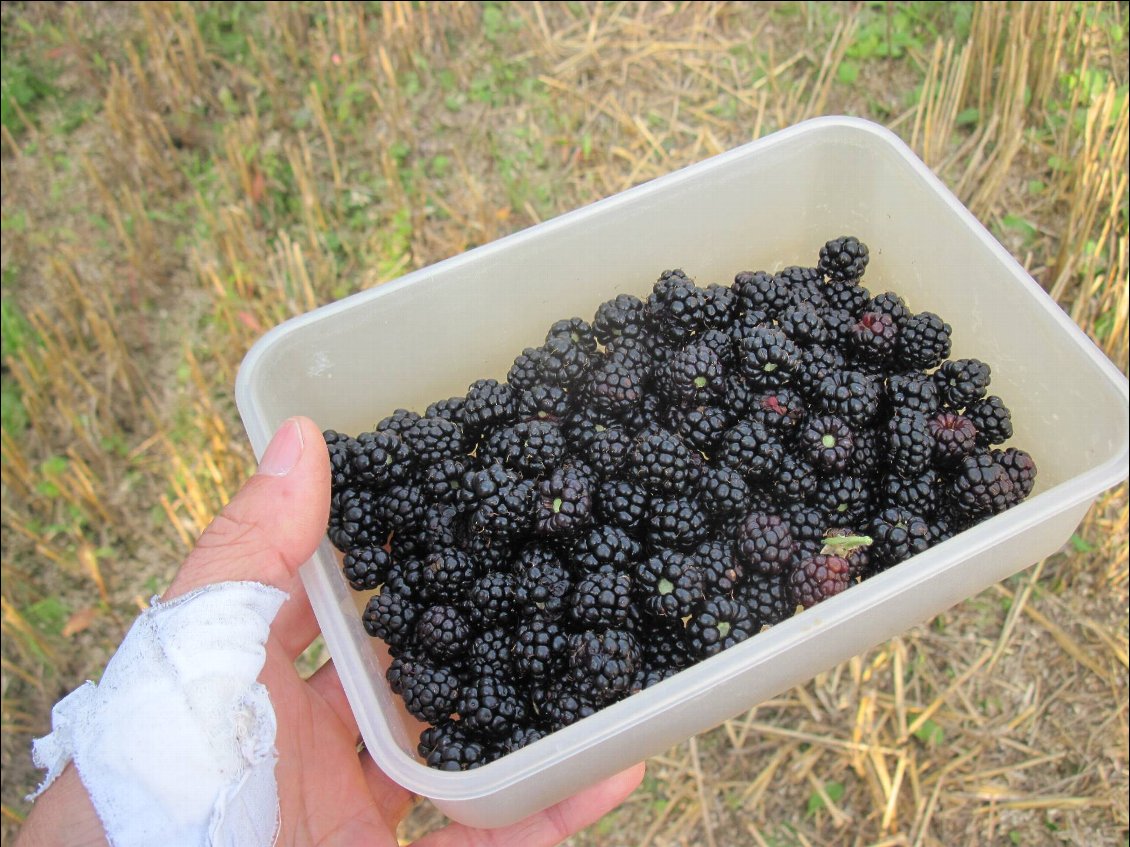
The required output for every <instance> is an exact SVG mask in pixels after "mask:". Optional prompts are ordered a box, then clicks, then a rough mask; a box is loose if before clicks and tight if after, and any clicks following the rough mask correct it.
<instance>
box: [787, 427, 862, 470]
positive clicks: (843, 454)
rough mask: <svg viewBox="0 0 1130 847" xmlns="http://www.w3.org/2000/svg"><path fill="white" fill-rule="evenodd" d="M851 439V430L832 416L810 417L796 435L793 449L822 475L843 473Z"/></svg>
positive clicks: (852, 446) (852, 442) (851, 447)
mask: <svg viewBox="0 0 1130 847" xmlns="http://www.w3.org/2000/svg"><path fill="white" fill-rule="evenodd" d="M854 446H855V440H854V438H853V437H852V430H851V427H849V426H848V425H847V423H845V422H844V421H842V420H840V419H839V418H837V417H835V416H833V415H823V416H821V417H810V418H809V419H808V422H807V423H806V424H805V426H804V427H803V428H802V429H801V431H800V434H799V435H798V436H797V444H796V449H797V450H798V451H799V452H800V453H801V454H802V455H803V456H804V457H805V458H806V459H808V461H810V462H811V463H812V464H813V466H814V467H816V468H819V469H820V470H822V471H825V472H833V473H835V472H840V471H844V470H847V466H848V460H849V459H850V458H851V453H852V449H853V448H854Z"/></svg>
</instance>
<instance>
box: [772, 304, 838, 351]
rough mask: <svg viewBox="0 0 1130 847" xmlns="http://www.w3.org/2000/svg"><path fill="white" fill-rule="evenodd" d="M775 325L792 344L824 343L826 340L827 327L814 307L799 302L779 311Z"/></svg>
mask: <svg viewBox="0 0 1130 847" xmlns="http://www.w3.org/2000/svg"><path fill="white" fill-rule="evenodd" d="M777 326H778V327H780V329H781V331H782V332H784V333H785V335H787V336H788V337H789V338H790V339H792V341H793V343H794V344H797V345H800V346H806V345H809V344H824V343H826V342H827V341H828V327H827V326H826V325H825V323H824V318H823V317H822V316H821V314H820V312H819V311H817V309H816V307H815V306H813V305H812V304H811V303H808V302H801V303H798V304H796V305H793V306H789V307H788V308H787V309H785V310H784V311H782V312H781V314H780V315H778V316H777Z"/></svg>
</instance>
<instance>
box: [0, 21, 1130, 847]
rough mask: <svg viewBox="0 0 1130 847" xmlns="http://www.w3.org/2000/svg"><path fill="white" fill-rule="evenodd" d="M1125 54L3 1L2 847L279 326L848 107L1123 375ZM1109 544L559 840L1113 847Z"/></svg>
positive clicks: (227, 432) (1119, 835) (209, 491)
mask: <svg viewBox="0 0 1130 847" xmlns="http://www.w3.org/2000/svg"><path fill="white" fill-rule="evenodd" d="M1125 27H1126V20H1125V6H1124V5H1123V4H1114V3H1110V4H1067V3H1041V4H997V3H983V4H975V5H970V4H944V5H941V6H939V7H932V6H930V5H929V4H866V5H851V4H828V5H825V4H728V3H711V2H704V3H693V4H681V3H611V4H606V3H576V4H548V3H532V4H515V5H512V6H505V7H496V6H491V5H480V4H472V3H450V4H429V3H424V4H412V3H407V2H396V3H385V4H380V5H379V6H376V7H374V6H372V5H359V4H352V3H343V2H328V3H324V4H323V3H317V4H297V5H293V4H269V5H267V6H265V7H255V6H244V5H239V4H236V5H234V6H225V5H222V4H215V3H201V4H184V3H177V4H156V3H142V4H137V5H126V6H119V5H115V4H97V3H96V4H83V5H79V4H73V5H56V4H5V6H4V9H3V30H4V50H5V71H4V74H5V85H6V91H7V90H8V89H7V86H8V85H9V83H10V82H11V81H14V80H16V79H17V77H18V76H19V75H20V74H25V75H27V74H30V75H31V76H32V77H36V78H42V79H46V80H50V84H51V88H53V89H54V92H53V93H47V94H42V95H39V96H35V97H30V98H22V99H21V98H19V97H11V98H9V99H8V100H6V102H9V101H10V103H11V113H10V115H9V116H7V117H5V119H4V124H3V133H2V135H3V159H2V169H3V170H2V177H3V205H4V208H3V216H4V227H3V236H2V241H0V244H2V250H0V257H2V260H3V269H4V277H3V279H4V283H3V285H4V291H3V294H4V304H5V314H4V321H5V323H4V333H5V347H4V351H5V360H4V383H5V416H4V430H3V443H2V446H3V489H2V503H0V510H2V519H3V529H2V532H3V576H4V579H3V608H2V627H3V635H4V639H3V666H2V671H0V674H2V675H0V680H2V694H3V730H4V731H3V748H2V749H3V764H4V769H3V774H4V775H3V812H4V824H3V826H4V829H3V833H4V837H5V840H7V839H8V838H9V837H10V836H11V834H12V833H13V832H14V831H15V829H16V827H17V826H18V822H19V820H20V819H21V818H22V815H23V814H24V813H25V812H26V805H25V804H24V803H23V801H22V799H21V798H22V795H23V794H24V793H25V792H26V790H27V789H28V787H29V786H30V785H31V784H32V781H33V779H34V774H32V772H31V770H30V767H29V766H28V764H27V744H28V741H29V739H30V738H31V737H32V736H33V735H34V734H36V733H40V732H43V731H44V729H45V727H46V726H47V720H48V709H49V706H50V704H51V703H52V702H53V701H54V700H55V699H56V698H57V697H58V696H60V695H61V694H62V693H63V692H65V691H66V690H69V689H70V688H71V687H73V686H74V685H75V684H77V682H78V681H80V680H81V679H82V678H84V677H87V676H93V675H96V674H97V673H98V670H99V668H100V667H101V666H102V664H103V663H104V662H105V659H106V657H107V656H108V654H109V652H110V651H111V650H112V648H113V645H114V644H115V643H116V642H117V640H118V639H119V638H120V636H121V634H122V632H123V631H124V628H125V627H127V626H128V624H129V621H130V620H131V617H132V615H133V614H134V612H135V611H136V609H137V607H138V605H140V604H143V603H144V600H145V598H146V597H147V596H148V595H149V594H150V593H151V592H152V591H153V589H154V588H155V587H156V586H159V585H160V584H161V583H163V582H164V581H165V580H166V579H167V578H168V576H169V575H170V574H171V572H172V570H173V569H174V568H175V566H176V562H177V561H178V559H179V557H180V556H181V555H182V554H183V552H184V550H185V549H187V547H188V546H189V545H190V544H191V543H192V540H193V539H194V538H195V537H196V535H197V534H198V532H199V531H200V530H201V529H202V528H203V526H204V525H205V524H206V523H207V521H208V519H209V516H210V515H211V514H212V513H213V512H214V511H215V510H216V508H217V507H218V506H219V505H220V504H221V503H222V502H223V501H224V500H225V499H226V498H227V497H228V496H229V495H230V494H231V493H232V491H233V490H234V489H235V488H236V487H237V486H238V484H239V481H240V480H241V478H242V477H243V475H244V474H245V473H246V472H247V471H248V470H249V468H250V462H251V456H250V454H249V451H248V450H247V448H246V446H245V444H244V439H243V437H242V432H241V429H240V427H239V423H238V419H237V416H236V415H235V413H234V409H233V406H232V403H231V399H230V398H231V386H232V384H233V380H234V374H235V369H236V367H237V366H238V363H239V360H240V358H241V356H242V353H243V352H244V351H245V350H246V349H247V347H248V346H249V345H250V344H251V343H252V342H253V341H254V339H255V338H256V337H258V335H259V334H260V333H261V332H262V331H264V330H265V329H267V328H269V327H270V326H272V325H274V324H275V323H277V322H278V321H280V320H282V319H284V318H286V317H288V316H290V315H293V314H296V313H299V312H302V311H304V310H306V309H309V308H311V307H313V306H315V305H318V304H321V303H325V302H328V301H330V300H332V299H335V298H337V297H340V296H342V295H344V294H346V293H349V292H352V291H355V290H358V289H361V288H364V287H368V286H372V285H377V284H380V283H381V282H383V281H386V280H388V279H391V278H394V277H396V276H398V275H400V274H401V273H403V272H404V271H406V270H410V269H412V268H416V267H421V266H423V265H426V264H429V263H431V262H433V261H435V260H437V259H440V258H443V257H445V256H448V255H452V254H454V253H458V252H460V251H462V250H465V249H467V248H468V247H471V246H474V245H477V244H482V243H485V242H487V241H490V240H491V239H494V238H496V237H498V236H500V235H503V234H505V233H507V232H511V231H513V230H515V229H518V228H521V227H522V226H525V225H528V224H530V223H532V222H535V221H538V220H542V219H544V218H546V217H549V216H552V215H554V214H557V213H560V212H562V211H566V210H568V209H570V208H574V207H576V206H578V205H580V204H582V203H585V202H589V201H591V200H594V199H597V198H599V197H603V196H607V195H609V194H612V193H615V192H616V191H619V190H622V189H623V188H626V187H628V186H631V185H633V184H637V183H639V182H641V181H643V180H646V179H649V178H652V177H654V176H657V175H660V174H663V173H666V172H668V171H670V170H673V169H675V168H677V167H680V166H682V165H685V164H688V163H690V162H693V161H697V160H700V159H702V158H704V157H706V156H709V155H711V154H713V153H717V152H721V151H723V150H726V149H729V148H731V147H733V146H735V145H737V144H740V143H743V142H745V141H748V140H750V139H752V138H756V137H758V136H760V135H763V134H765V133H767V132H770V131H772V130H774V129H777V128H780V127H782V126H786V125H789V124H792V123H795V122H796V121H798V120H801V119H803V118H806V117H811V116H814V115H819V114H827V113H850V114H858V115H862V116H866V117H871V118H873V119H875V120H878V121H881V122H883V123H885V124H886V125H888V126H890V127H891V128H892V129H894V130H895V131H896V132H898V133H900V134H901V135H902V136H903V137H904V138H906V139H907V140H908V141H909V142H910V143H911V144H912V146H914V148H915V149H916V150H917V151H918V152H919V153H920V154H921V155H922V156H923V158H924V159H925V160H926V161H927V162H928V163H929V164H930V165H931V166H932V167H934V168H935V169H936V170H937V172H938V173H939V175H940V176H941V177H942V178H943V180H945V181H946V182H947V184H949V185H950V186H951V188H953V190H954V191H955V192H956V193H957V194H958V196H959V197H960V198H961V199H962V200H963V201H964V202H966V203H967V204H968V205H969V206H970V208H971V209H973V211H974V212H975V213H976V214H977V215H978V216H979V217H980V218H981V219H982V220H983V221H984V222H985V223H986V224H987V225H988V226H989V227H990V228H991V229H993V230H994V231H995V232H996V233H997V234H998V235H999V237H1000V238H1001V239H1002V241H1003V242H1004V243H1005V245H1006V246H1007V247H1008V248H1009V249H1010V250H1011V251H1012V252H1013V253H1014V254H1015V255H1016V256H1017V257H1018V258H1019V259H1020V260H1021V261H1022V262H1023V263H1024V264H1025V265H1026V267H1028V269H1029V270H1030V272H1031V273H1032V274H1033V276H1034V277H1035V278H1036V279H1037V280H1038V281H1039V282H1040V283H1041V284H1042V285H1043V286H1044V287H1045V288H1047V289H1048V290H1049V291H1050V292H1051V293H1052V295H1053V296H1054V297H1055V298H1056V299H1057V301H1058V302H1059V303H1060V304H1061V305H1062V306H1063V307H1064V309H1065V310H1066V311H1067V312H1068V313H1069V314H1071V316H1072V317H1073V318H1074V319H1075V320H1076V321H1077V322H1078V323H1079V325H1080V326H1082V327H1083V328H1084V329H1085V330H1087V331H1088V332H1089V333H1090V334H1091V335H1092V337H1093V338H1094V339H1095V340H1096V342H1097V343H1098V344H1099V345H1100V346H1101V347H1102V348H1103V349H1104V351H1105V352H1106V353H1107V354H1108V355H1109V356H1110V357H1111V358H1112V360H1113V361H1115V362H1116V363H1117V364H1118V365H1119V366H1120V367H1121V368H1122V369H1123V370H1125V369H1126V367H1127V323H1126V321H1127V303H1128V299H1127V298H1128V287H1127V273H1128V261H1127V244H1128V230H1127V217H1126V216H1127V206H1128V204H1127V165H1126V154H1127V139H1128V129H1127V97H1126V82H1127V67H1126V63H1127V56H1126V41H1125V38H1126V36H1125V32H1126V30H1125ZM887 54H892V55H889V56H888V55H887ZM849 81H850V84H849ZM6 97H7V95H6ZM13 397H14V398H16V401H15V402H17V403H18V406H19V409H18V410H11V407H9V405H8V404H9V401H10V398H13ZM1126 526H1127V498H1126V488H1125V486H1123V487H1121V488H1119V489H1118V490H1116V491H1113V492H1110V493H1108V494H1106V495H1104V496H1103V497H1102V498H1100V501H1099V502H1098V504H1096V506H1095V508H1093V509H1092V510H1091V513H1090V514H1089V515H1088V517H1087V519H1086V521H1085V523H1084V524H1083V526H1082V527H1081V528H1080V530H1079V533H1078V536H1077V542H1078V543H1077V544H1075V545H1074V546H1072V547H1070V548H1069V549H1067V550H1065V551H1063V552H1062V553H1061V554H1058V555H1056V556H1054V557H1052V558H1051V559H1048V560H1046V561H1045V562H1042V563H1040V564H1039V565H1037V566H1036V567H1034V568H1032V569H1030V570H1028V571H1026V572H1024V573H1022V574H1020V575H1018V576H1017V577H1015V578H1013V579H1011V580H1009V581H1007V582H1006V583H1004V584H1001V585H999V586H997V587H996V588H995V589H993V590H990V591H988V592H985V593H983V594H981V595H979V596H977V597H974V598H972V599H970V600H969V601H967V602H966V603H964V604H962V605H961V606H959V607H957V608H955V609H954V610H952V611H950V612H948V613H946V614H945V615H943V616H941V617H939V618H938V619H937V620H935V621H933V622H931V623H930V624H927V625H923V626H921V627H918V628H916V629H915V630H912V631H910V632H908V633H906V634H905V635H904V636H902V637H900V638H897V639H894V640H892V641H891V642H889V643H887V644H885V645H883V646H882V647H880V648H877V649H875V650H873V651H870V652H869V653H867V654H865V655H863V656H859V657H856V658H855V659H853V660H851V661H850V662H848V663H845V664H844V665H842V666H840V667H838V668H836V669H834V670H833V671H830V672H829V673H827V674H823V675H821V676H820V677H819V678H817V679H816V680H813V681H812V682H811V683H809V684H808V685H805V686H802V687H800V688H797V689H795V690H793V691H790V692H787V693H786V694H783V695H782V696H780V697H778V698H776V699H775V700H773V701H771V702H769V703H766V704H763V705H761V706H759V707H758V708H757V709H755V710H753V711H752V712H750V713H749V714H747V715H745V716H743V717H742V718H739V719H737V720H734V721H730V722H728V723H727V724H725V725H724V726H722V727H720V728H719V729H717V730H715V731H713V732H711V733H708V734H706V735H704V736H700V737H699V738H698V739H695V740H694V741H692V742H691V743H688V744H685V745H681V746H680V747H678V748H676V749H674V750H671V751H669V752H668V753H667V754H666V755H664V756H661V757H657V758H656V759H654V760H653V761H652V762H651V763H650V765H649V776H648V779H647V781H646V783H645V786H644V788H643V789H642V790H641V791H640V792H638V793H637V794H636V795H635V796H634V797H633V799H632V800H630V801H629V803H628V804H626V805H625V807H624V808H622V809H621V810H620V811H618V812H617V813H615V814H614V815H612V816H610V817H609V818H608V819H607V820H606V821H604V822H602V823H601V824H599V825H597V826H596V827H594V828H593V829H591V830H590V831H589V832H587V833H585V834H584V835H582V836H579V837H578V838H577V839H576V840H575V843H576V844H578V845H621V844H623V845H627V844H633V845H634V844H639V845H676V844H712V845H739V844H740V845H745V844H748V845H786V844H787V845H793V844H796V845H805V844H812V845H828V844H836V845H838V844H845V845H847V844H853V845H854V844H860V845H862V844H871V845H880V844H884V845H919V844H922V845H953V844H970V845H980V844H984V845H990V844H1002V843H1003V844H1008V843H1019V844H1026V845H1027V844H1064V843H1067V844H1085V845H1106V844H1111V845H1123V844H1125V843H1126V840H1127V827H1128V825H1130V810H1128V803H1127V799H1126V798H1127V789H1128V785H1130V782H1128V776H1127V761H1128V758H1130V756H1128V751H1127V746H1128V737H1127V719H1128V712H1127V709H1128V704H1127V678H1128V671H1127V654H1128V652H1130V648H1128V639H1127V625H1128V620H1127V596H1128V595H1127V590H1128V565H1127V529H1126ZM436 823H437V816H436V814H435V812H434V811H433V810H431V809H430V807H428V806H427V805H426V804H425V805H423V806H421V807H420V808H418V809H417V810H416V812H415V813H414V814H413V816H412V817H411V819H410V820H409V821H408V822H407V823H406V825H405V827H404V829H403V831H404V834H405V836H406V837H409V836H411V835H412V834H415V833H419V832H421V831H423V830H424V829H426V828H429V827H431V826H433V825H435V824H436Z"/></svg>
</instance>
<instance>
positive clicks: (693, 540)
mask: <svg viewBox="0 0 1130 847" xmlns="http://www.w3.org/2000/svg"><path fill="white" fill-rule="evenodd" d="M646 529H647V533H646V535H647V543H648V545H649V546H650V547H651V548H652V549H656V548H664V547H670V548H673V549H679V550H691V549H693V548H694V547H695V546H696V545H698V543H699V542H701V541H704V540H705V539H706V537H707V536H708V535H709V534H710V526H709V523H708V517H707V514H706V510H705V509H704V508H703V505H702V502H701V501H700V500H699V499H698V498H697V497H655V498H652V501H651V503H649V504H648V522H647V526H646Z"/></svg>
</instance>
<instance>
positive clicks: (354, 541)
mask: <svg viewBox="0 0 1130 847" xmlns="http://www.w3.org/2000/svg"><path fill="white" fill-rule="evenodd" d="M328 532H329V536H330V541H331V542H333V545H334V546H335V547H336V548H337V549H338V550H341V551H342V552H343V553H344V552H346V551H348V550H352V549H354V548H355V547H380V546H382V545H383V544H384V543H385V541H386V540H387V539H388V534H389V529H388V525H387V524H386V523H384V522H383V521H382V520H381V516H380V512H379V511H378V509H377V495H375V494H373V492H371V491H368V490H365V489H362V490H360V491H356V490H354V489H350V488H346V489H344V490H343V491H341V492H339V493H337V494H335V495H334V496H333V500H332V505H331V508H330V524H329V529H328Z"/></svg>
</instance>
